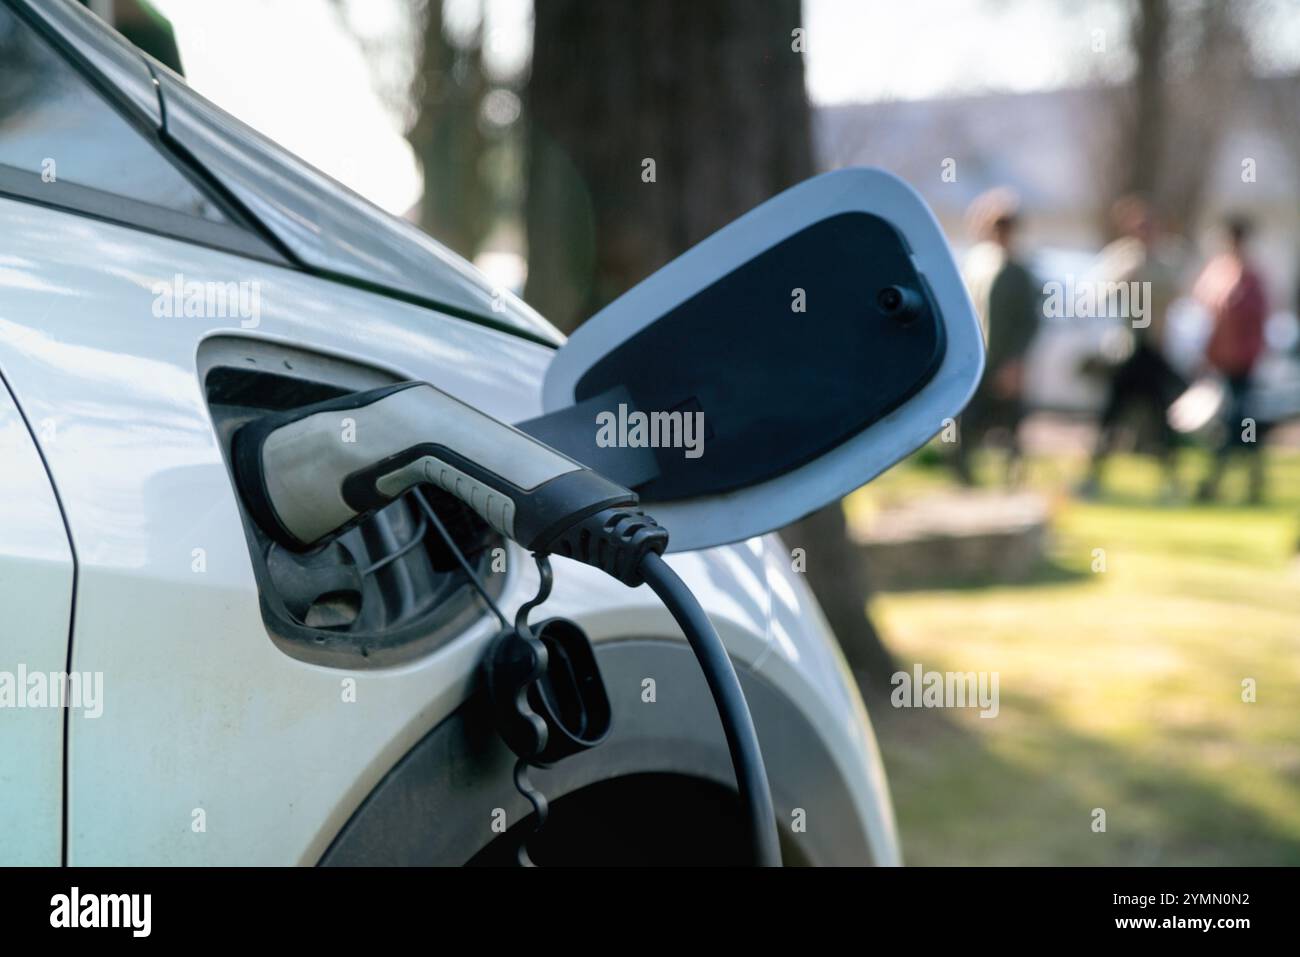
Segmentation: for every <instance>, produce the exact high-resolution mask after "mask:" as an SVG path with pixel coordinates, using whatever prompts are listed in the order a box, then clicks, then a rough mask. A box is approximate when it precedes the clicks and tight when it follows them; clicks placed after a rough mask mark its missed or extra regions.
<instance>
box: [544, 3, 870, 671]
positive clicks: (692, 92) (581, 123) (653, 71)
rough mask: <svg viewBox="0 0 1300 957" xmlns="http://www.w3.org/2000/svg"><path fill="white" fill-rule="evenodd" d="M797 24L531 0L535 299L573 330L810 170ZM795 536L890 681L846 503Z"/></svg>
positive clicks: (824, 593) (815, 577)
mask: <svg viewBox="0 0 1300 957" xmlns="http://www.w3.org/2000/svg"><path fill="white" fill-rule="evenodd" d="M800 14H801V10H800V2H799V0H767V2H764V3H761V4H754V3H748V2H745V0H718V2H710V3H700V2H698V0H662V2H657V3H652V4H648V3H632V2H605V3H597V4H593V3H584V2H582V0H537V2H536V3H535V5H534V28H533V61H532V73H531V76H530V78H529V81H528V87H527V93H526V104H525V105H526V110H527V123H528V189H527V196H528V199H527V207H526V220H527V230H528V250H529V268H528V284H527V286H526V288H525V291H524V298H525V299H527V300H528V302H529V303H530V304H532V305H533V306H535V307H536V308H537V309H538V310H539V311H540V312H541V313H542V314H543V315H545V316H547V317H548V318H549V319H550V320H551V321H552V322H554V323H556V324H557V325H558V326H560V328H561V329H564V330H565V331H572V330H573V329H574V328H576V327H577V325H578V324H579V323H580V322H582V320H584V319H586V318H587V317H589V316H591V315H592V314H593V313H595V312H596V311H597V310H599V309H600V308H602V307H603V306H605V305H606V304H607V303H609V302H610V301H611V300H613V299H615V298H617V297H618V296H619V295H620V294H622V293H623V292H624V291H626V290H627V289H629V288H630V287H632V286H633V285H635V284H636V283H638V282H640V281H641V280H642V279H644V278H645V277H646V276H648V275H650V273H652V272H654V271H655V270H656V269H658V268H659V267H661V266H663V265H664V264H666V263H667V262H668V261H669V260H671V259H673V258H674V257H675V256H677V255H679V254H681V253H683V252H685V251H686V250H687V249H689V248H690V247H691V246H693V245H694V244H695V243H697V242H699V241H700V240H702V239H704V238H705V237H707V236H708V235H710V234H711V233H713V232H715V231H716V230H718V229H720V228H721V227H723V226H725V225H726V224H727V223H729V222H731V221H732V220H733V219H735V218H736V217H737V216H740V215H741V214H742V213H745V212H747V211H748V210H750V209H752V208H753V207H754V206H757V205H758V204H759V203H761V202H763V201H764V200H766V199H768V198H769V197H771V196H773V195H775V194H776V193H778V192H780V191H781V190H783V189H786V188H787V187H790V186H793V185H794V184H796V183H798V182H800V181H801V180H804V179H806V178H808V177H809V176H811V175H812V174H813V172H814V164H813V157H812V140H811V130H810V123H811V111H810V108H809V104H808V97H807V93H806V90H805V85H804V57H803V54H802V52H800V49H801V44H802V31H801V30H800V23H801V19H800ZM796 31H799V33H798V34H796ZM682 347H683V348H690V347H691V346H690V343H689V342H684V343H682ZM808 398H811V397H808ZM792 401H800V399H799V397H797V396H796V397H792ZM785 540H786V543H787V544H788V545H789V546H791V547H799V548H803V549H804V550H805V552H806V561H807V575H808V580H809V582H810V584H811V585H812V587H813V590H814V591H815V592H816V594H817V596H818V598H819V600H820V601H821V604H822V608H823V610H824V611H825V612H826V615H827V618H828V619H829V621H830V623H831V626H832V627H833V628H834V630H835V633H836V634H837V635H838V637H839V640H840V642H841V645H842V647H843V648H844V650H845V653H846V657H848V659H849V661H850V664H851V665H852V666H853V667H854V668H855V670H857V671H859V672H861V673H863V674H865V675H866V676H868V677H869V678H870V679H873V680H874V681H875V682H879V683H880V684H882V685H886V686H887V682H888V677H889V674H890V673H891V672H892V670H893V668H892V665H891V664H890V661H889V656H888V654H887V653H886V651H885V649H884V646H883V645H882V643H881V642H880V640H879V636H878V635H877V634H876V631H875V629H874V628H873V627H872V626H871V623H870V621H869V620H868V618H867V614H866V597H867V596H866V589H865V581H866V572H865V568H864V567H863V561H862V558H861V554H860V551H859V550H858V549H857V548H855V547H854V546H853V545H852V544H851V543H850V542H849V540H848V537H847V532H846V527H845V519H844V511H843V509H842V507H841V506H840V504H839V503H836V504H834V505H832V506H829V507H828V508H825V509H823V510H821V511H820V512H818V513H817V514H815V515H812V516H809V517H808V518H807V519H805V520H804V521H802V522H800V523H798V524H797V525H795V526H791V527H790V528H788V529H786V530H785Z"/></svg>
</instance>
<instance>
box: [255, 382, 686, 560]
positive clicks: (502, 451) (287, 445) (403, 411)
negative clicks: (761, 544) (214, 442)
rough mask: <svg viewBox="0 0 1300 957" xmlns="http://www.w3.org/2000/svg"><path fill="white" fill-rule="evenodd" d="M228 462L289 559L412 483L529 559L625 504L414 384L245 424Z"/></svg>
mask: <svg viewBox="0 0 1300 957" xmlns="http://www.w3.org/2000/svg"><path fill="white" fill-rule="evenodd" d="M593 427H594V426H593ZM232 458H233V461H234V470H235V475H236V479H237V482H238V484H239V487H240V491H241V492H242V494H243V497H244V500H245V502H246V503H247V505H248V508H249V511H250V512H251V513H252V514H253V517H254V518H255V519H256V520H257V521H258V523H259V524H260V525H261V526H262V528H263V529H264V530H265V531H266V532H267V534H268V535H270V536H271V537H272V538H274V539H275V540H276V541H278V542H280V543H281V544H282V545H285V546H287V547H289V548H294V549H299V550H301V549H305V548H309V547H311V546H313V545H315V544H317V543H319V542H322V541H324V540H326V539H329V538H331V537H333V536H334V535H336V534H337V533H339V532H340V531H342V530H344V529H346V528H347V527H349V526H350V525H352V524H354V523H355V522H357V521H358V520H359V519H360V518H361V517H363V516H365V515H367V514H369V513H370V512H373V511H374V510H376V509H378V508H381V507H383V506H384V505H386V504H388V503H389V502H391V501H393V499H395V498H397V497H398V496H400V495H402V493H404V492H406V491H407V490H408V489H410V488H411V487H413V486H415V485H419V484H421V483H429V484H432V485H436V486H438V487H439V488H441V489H443V490H444V491H446V492H449V493H450V494H452V495H454V496H455V497H456V498H458V499H460V500H461V501H462V502H464V503H465V504H466V505H468V506H469V507H470V508H472V509H474V511H475V512H477V513H478V514H479V515H480V516H481V517H482V518H483V520H484V521H486V522H487V523H488V524H489V525H491V526H492V527H493V528H495V529H496V530H497V531H498V532H500V533H501V534H502V535H505V536H506V537H507V538H510V539H512V540H514V541H517V542H519V543H520V544H522V545H524V546H525V547H527V548H530V549H533V550H535V551H551V550H553V549H552V547H551V546H552V545H553V544H555V543H556V542H557V540H559V539H561V538H562V537H563V536H564V535H565V533H566V532H568V531H570V530H571V529H573V528H574V526H575V525H577V524H578V523H580V522H582V520H584V519H586V518H588V517H590V516H592V515H595V514H597V513H600V512H602V511H604V510H606V509H611V508H618V507H624V508H629V509H634V508H635V506H636V503H637V497H636V495H635V493H633V492H631V491H629V490H628V489H626V488H623V487H622V486H621V485H617V484H616V483H614V482H611V481H609V480H608V479H606V478H604V477H602V476H601V475H599V474H597V473H595V472H593V471H591V470H590V469H588V468H586V467H585V466H583V465H581V464H580V463H578V462H575V461H573V460H572V459H570V458H568V457H566V456H564V455H561V454H560V453H559V452H556V451H555V450H554V449H552V448H550V446H547V445H544V444H543V443H541V442H538V441H537V440H536V439H533V438H531V437H529V436H527V435H525V434H524V433H522V432H520V431H518V430H517V429H514V428H512V427H510V426H508V425H506V424H505V423H503V422H499V421H497V420H496V419H494V418H492V417H491V416H489V415H485V414H484V413H482V412H479V411H478V410H477V409H474V408H472V407H470V406H468V405H466V404H465V403H463V402H461V401H459V400H458V399H455V398H453V397H452V396H450V395H447V394H446V393H445V392H441V391H439V390H438V389H435V388H434V387H433V386H431V385H429V384H428V383H425V382H407V383H403V384H401V385H395V386H390V387H388V388H384V389H376V390H373V391H370V392H362V393H357V394H354V395H348V396H343V397H340V398H337V399H331V400H328V401H326V402H321V403H317V404H315V405H310V406H306V407H303V408H300V409H294V410H292V411H289V412H283V413H277V414H274V415H269V416H266V417H265V418H262V419H257V420H254V421H253V422H250V423H248V424H247V425H245V426H244V427H243V428H241V429H240V430H239V432H237V433H236V435H235V441H234V448H233V454H232ZM647 521H648V520H647ZM650 524H651V525H653V522H651V523H650ZM663 540H664V544H666V542H667V534H666V533H663ZM652 550H655V551H659V552H662V551H663V547H662V546H660V547H658V548H655V549H652ZM560 553H561V554H563V553H564V552H563V551H561V552H560Z"/></svg>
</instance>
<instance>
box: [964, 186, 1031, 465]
mask: <svg viewBox="0 0 1300 957" xmlns="http://www.w3.org/2000/svg"><path fill="white" fill-rule="evenodd" d="M967 221H968V223H969V226H970V229H971V231H972V233H974V235H975V236H976V237H977V238H978V240H979V242H977V243H976V245H975V246H974V247H973V248H972V249H971V251H970V253H969V254H968V255H967V257H966V262H965V264H964V265H963V268H962V278H963V279H964V280H965V281H966V287H967V289H968V290H969V291H970V296H971V300H972V302H973V303H974V305H975V311H976V313H977V314H978V315H979V320H980V325H981V326H982V327H983V330H984V342H985V346H986V348H985V360H984V377H983V379H981V380H980V384H979V387H978V388H977V389H976V390H975V395H974V397H973V398H972V399H971V401H970V404H969V405H967V406H966V411H965V412H964V413H963V414H962V416H961V430H960V437H959V441H958V442H957V448H956V452H955V454H954V456H953V467H954V470H955V472H956V474H957V478H958V480H959V481H961V482H962V484H964V485H974V484H975V477H974V474H973V473H972V471H971V453H972V452H974V450H975V449H976V448H977V447H978V446H979V445H981V444H982V443H983V442H984V440H985V438H986V437H987V436H988V434H989V433H990V432H993V431H995V430H999V429H1001V430H1005V431H1006V432H1007V434H1008V442H1009V446H1008V452H1007V465H1006V476H1007V482H1008V484H1010V483H1012V482H1014V481H1015V480H1016V479H1017V478H1018V475H1019V471H1020V468H1021V465H1022V458H1023V453H1022V450H1021V447H1020V438H1019V434H1018V433H1019V429H1020V422H1021V420H1022V419H1023V418H1024V402H1023V394H1024V383H1025V355H1026V353H1027V352H1028V351H1029V344H1030V343H1031V342H1032V341H1033V338H1034V334H1035V333H1036V332H1037V331H1038V320H1039V317H1040V315H1041V313H1042V290H1041V288H1040V286H1039V284H1038V282H1037V280H1035V279H1034V277H1033V275H1032V274H1031V273H1030V271H1029V269H1028V268H1027V267H1026V266H1025V265H1024V263H1023V261H1022V259H1021V258H1020V255H1019V249H1018V248H1017V235H1018V233H1019V228H1020V199H1019V197H1018V196H1017V195H1016V193H1015V192H1013V191H1012V190H1010V189H1006V188H1002V187H1000V188H997V189H993V190H990V191H989V192H987V193H984V194H982V195H980V196H978V197H976V199H975V200H974V202H972V203H971V206H970V209H969V210H968V211H967Z"/></svg>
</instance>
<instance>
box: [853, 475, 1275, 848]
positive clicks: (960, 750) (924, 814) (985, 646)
mask: <svg viewBox="0 0 1300 957" xmlns="http://www.w3.org/2000/svg"><path fill="white" fill-rule="evenodd" d="M1269 454H1270V459H1269V490H1270V496H1271V497H1270V503H1269V504H1268V505H1267V506H1265V507H1262V508H1246V507H1240V506H1236V505H1218V506H1195V505H1190V504H1189V505H1175V506H1160V505H1157V504H1155V503H1154V498H1155V492H1156V489H1157V488H1158V486H1159V481H1158V479H1159V476H1158V474H1157V471H1156V468H1155V466H1154V465H1153V464H1151V463H1150V462H1147V461H1144V460H1140V459H1136V458H1120V459H1117V460H1116V461H1115V462H1114V463H1113V464H1112V466H1111V469H1110V472H1109V474H1108V476H1107V479H1108V483H1107V484H1108V492H1107V495H1106V496H1104V497H1103V498H1102V499H1101V500H1100V501H1098V502H1094V503H1084V502H1080V501H1077V500H1075V499H1073V498H1071V497H1070V496H1069V495H1068V494H1067V491H1068V489H1069V487H1070V485H1071V483H1072V482H1073V481H1075V480H1076V479H1077V478H1078V477H1079V476H1080V474H1081V473H1082V468H1083V463H1082V460H1081V459H1063V458H1053V459H1038V460H1034V461H1032V462H1031V464H1030V469H1029V485H1030V486H1031V487H1033V488H1036V489H1039V490H1041V491H1042V492H1044V493H1045V494H1046V495H1048V496H1049V499H1050V501H1051V503H1052V527H1053V540H1054V541H1053V546H1052V554H1051V560H1050V562H1049V563H1048V564H1047V565H1045V567H1044V568H1043V570H1042V573H1041V574H1040V575H1038V576H1036V577H1035V579H1034V580H1032V581H1030V582H1028V583H1024V584H1017V585H1005V584H1004V585H999V584H996V583H994V584H990V585H989V586H988V587H979V588H971V587H962V588H957V587H954V588H951V589H945V588H939V589H931V590H925V591H915V592H906V593H896V594H881V595H877V596H875V598H874V599H873V601H872V606H871V612H872V614H873V615H874V616H875V619H876V623H877V625H878V626H879V627H880V628H881V629H882V631H883V633H884V635H885V639H886V643H887V644H888V645H889V647H890V649H891V650H892V652H893V653H894V655H895V657H896V659H897V661H898V662H899V665H900V667H903V668H907V669H910V668H911V666H912V664H913V663H915V662H920V663H922V664H923V665H924V666H925V668H926V669H933V670H939V671H963V672H966V671H977V672H978V671H996V672H998V673H999V676H1000V696H1001V711H1000V714H999V715H998V716H997V717H996V718H993V719H982V718H980V717H979V715H978V712H977V711H975V710H964V711H959V710H920V709H912V710H895V709H893V708H890V707H889V706H888V703H887V702H886V701H884V700H880V701H875V700H872V701H869V705H870V709H871V712H872V716H873V718H874V719H875V721H876V729H877V734H878V736H879V738H880V745H881V749H882V751H883V753H884V758H885V765H886V769H887V771H888V774H889V778H890V784H891V786H892V789H893V795H894V805H895V810H896V812H897V816H898V821H899V828H900V831H901V834H902V840H903V851H904V856H905V858H906V860H907V862H908V863H910V864H1158V865H1165V864H1300V559H1298V558H1297V551H1296V545H1297V538H1298V537H1300V453H1297V452H1294V451H1282V450H1270V453H1269ZM983 464H984V465H985V466H986V468H987V469H988V470H989V471H990V472H991V471H992V468H991V467H992V463H991V462H985V463H983ZM1184 464H1185V466H1186V474H1187V479H1188V481H1187V485H1188V486H1189V487H1191V485H1192V484H1193V483H1192V479H1193V478H1194V476H1195V475H1197V474H1200V469H1202V468H1203V467H1204V459H1203V458H1196V457H1194V456H1192V455H1190V454H1189V455H1188V457H1187V460H1186V461H1185V463H1184ZM1232 478H1233V481H1230V482H1228V483H1225V489H1224V491H1225V497H1226V499H1227V500H1228V501H1229V502H1236V501H1240V500H1241V499H1242V497H1243V496H1244V484H1245V483H1244V480H1243V477H1242V476H1240V475H1235V474H1234V475H1233V476H1232ZM947 485H948V479H947V473H946V472H945V471H944V470H942V469H940V468H936V467H933V466H930V467H926V466H924V465H922V464H919V463H918V462H917V461H915V460H914V461H913V462H910V463H907V464H905V465H902V466H900V467H899V468H897V469H895V470H894V471H892V472H891V473H889V474H887V475H886V476H883V477H882V478H881V479H879V480H878V481H877V482H875V483H873V484H872V485H870V486H868V487H867V488H866V489H864V490H863V491H861V492H859V493H857V495H856V496H855V497H854V498H853V499H851V500H850V502H849V508H850V509H859V508H875V507H880V505H881V504H882V503H887V502H888V501H890V500H891V499H897V498H899V497H902V496H911V495H916V494H919V493H920V492H922V491H924V490H926V489H935V488H940V487H945V486H947ZM1098 548H1100V549H1104V550H1105V561H1106V570H1105V571H1104V572H1094V571H1093V570H1092V564H1093V561H1094V552H1093V550H1094V549H1098ZM1246 678H1253V679H1254V680H1255V682H1256V685H1257V700H1256V702H1255V703H1253V704H1248V703H1244V702H1243V701H1242V681H1243V679H1246ZM1094 808H1102V809H1104V810H1105V812H1106V831H1105V833H1094V832H1093V830H1092V821H1093V816H1092V811H1093V809H1094Z"/></svg>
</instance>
